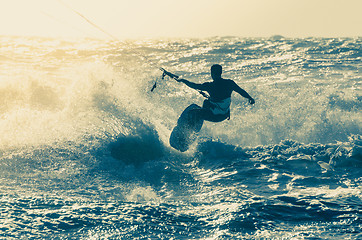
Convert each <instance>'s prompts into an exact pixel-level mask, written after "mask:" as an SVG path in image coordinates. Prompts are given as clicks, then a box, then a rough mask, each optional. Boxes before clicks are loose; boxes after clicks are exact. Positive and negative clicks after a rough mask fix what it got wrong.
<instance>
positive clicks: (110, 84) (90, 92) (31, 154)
mask: <svg viewBox="0 0 362 240" xmlns="http://www.w3.org/2000/svg"><path fill="white" fill-rule="evenodd" d="M361 43H362V39H361V38H343V39H337V38H304V39H289V38H283V37H281V36H276V37H271V38H237V37H225V38H205V39H151V40H150V39H147V40H128V41H120V42H117V41H103V40H94V39H83V40H77V41H71V40H61V39H48V38H30V37H29V38H25V37H9V36H1V37H0V66H1V67H0V132H1V135H0V238H1V239H361V238H362V214H361V213H362V193H361V191H362V185H361V184H362V137H361V135H362V133H361V129H362V111H361V109H362V104H361V100H362V91H361V83H362V81H361V80H362V75H361V67H362V65H361V60H362V52H361ZM214 63H219V64H221V65H223V69H224V73H223V77H224V78H229V79H233V80H234V81H235V82H237V83H238V84H239V86H240V87H242V88H243V89H245V90H246V91H247V92H248V93H249V94H250V95H251V96H253V97H254V98H255V100H256V104H255V105H253V106H250V105H249V104H248V103H247V100H246V99H245V98H243V97H241V96H239V95H238V94H236V93H234V94H233V96H232V110H231V119H230V120H229V121H227V120H226V121H224V122H222V123H210V122H206V123H205V124H204V126H203V129H202V130H201V132H200V134H199V138H198V139H197V141H196V142H195V143H194V144H193V145H192V146H191V149H190V150H189V151H187V152H186V153H180V152H178V151H176V150H174V149H172V148H171V147H170V145H169V143H168V138H169V135H170V132H171V130H172V128H173V127H174V126H175V125H176V122H177V118H178V116H179V115H180V113H181V112H182V111H183V109H184V108H186V107H187V106H188V105H190V104H191V103H196V104H199V105H201V104H202V101H203V97H202V96H201V95H200V94H199V93H198V92H197V91H194V90H192V89H189V88H187V87H186V86H185V85H183V84H181V83H178V82H176V81H173V80H171V79H167V78H166V79H164V80H162V79H161V72H160V71H159V70H158V67H163V68H165V69H167V70H169V71H171V72H174V73H176V74H179V75H182V76H183V77H184V78H186V79H189V80H191V81H194V82H198V83H202V82H205V81H210V80H211V79H210V74H209V71H210V70H209V69H210V66H211V65H212V64H214ZM155 82H157V87H156V89H155V90H154V91H153V92H151V91H150V89H151V87H152V86H153V84H154V83H155Z"/></svg>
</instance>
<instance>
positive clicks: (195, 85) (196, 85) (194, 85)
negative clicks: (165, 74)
mask: <svg viewBox="0 0 362 240" xmlns="http://www.w3.org/2000/svg"><path fill="white" fill-rule="evenodd" d="M176 81H178V82H182V83H184V84H186V86H188V87H190V88H193V89H196V90H202V91H205V90H206V88H205V86H204V84H199V83H193V82H190V81H188V80H186V79H177V80H176Z"/></svg>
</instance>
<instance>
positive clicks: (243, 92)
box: [233, 82, 255, 104]
mask: <svg viewBox="0 0 362 240" xmlns="http://www.w3.org/2000/svg"><path fill="white" fill-rule="evenodd" d="M233 90H234V91H235V92H237V93H239V94H240V95H241V96H243V97H244V98H247V99H249V103H250V104H254V103H255V100H254V99H253V98H252V97H251V96H250V95H249V93H247V92H246V91H245V90H244V89H242V88H241V87H239V86H238V85H237V84H236V83H235V82H234V89H233Z"/></svg>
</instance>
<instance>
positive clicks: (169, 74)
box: [160, 68, 179, 80]
mask: <svg viewBox="0 0 362 240" xmlns="http://www.w3.org/2000/svg"><path fill="white" fill-rule="evenodd" d="M160 70H161V71H163V73H164V74H166V75H167V76H169V77H170V78H173V79H175V80H178V78H179V76H177V75H175V74H173V73H170V72H168V71H166V70H165V69H164V68H160Z"/></svg>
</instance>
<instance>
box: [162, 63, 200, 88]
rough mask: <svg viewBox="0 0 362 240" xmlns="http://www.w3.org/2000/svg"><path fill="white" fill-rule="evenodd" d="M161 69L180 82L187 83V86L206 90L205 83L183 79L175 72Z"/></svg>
mask: <svg viewBox="0 0 362 240" xmlns="http://www.w3.org/2000/svg"><path fill="white" fill-rule="evenodd" d="M161 70H162V71H163V72H164V74H166V75H167V76H169V77H171V78H173V79H175V80H176V81H178V82H182V83H184V84H186V86H188V87H190V88H193V89H196V90H205V88H204V86H203V84H198V83H193V82H190V81H188V80H186V79H183V78H180V77H179V76H177V75H175V74H173V73H170V72H168V71H166V70H165V69H163V68H161Z"/></svg>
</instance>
